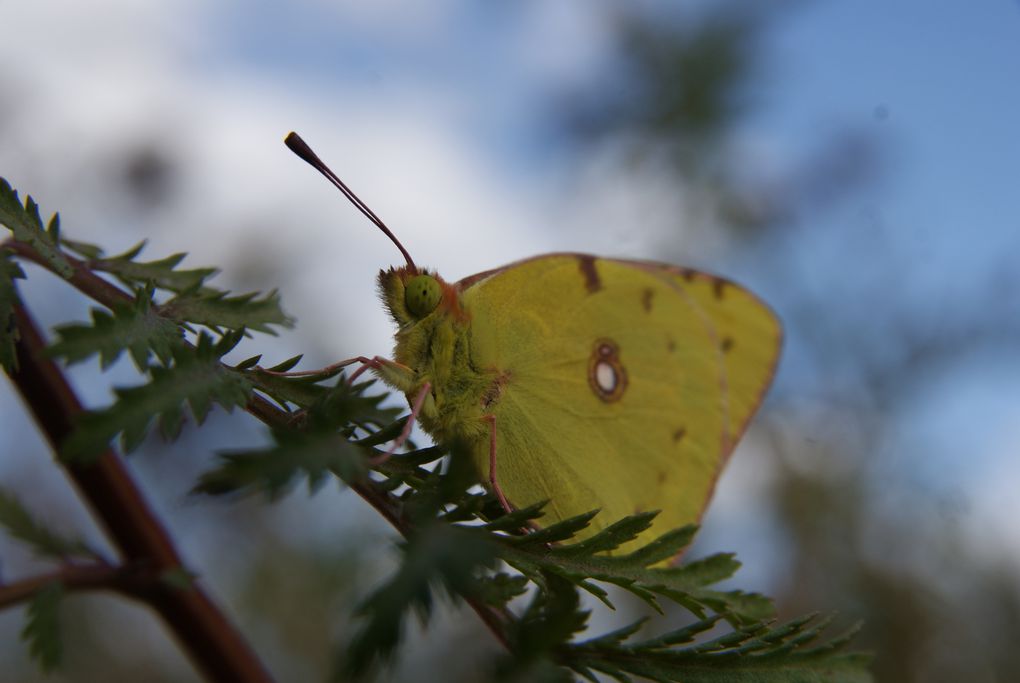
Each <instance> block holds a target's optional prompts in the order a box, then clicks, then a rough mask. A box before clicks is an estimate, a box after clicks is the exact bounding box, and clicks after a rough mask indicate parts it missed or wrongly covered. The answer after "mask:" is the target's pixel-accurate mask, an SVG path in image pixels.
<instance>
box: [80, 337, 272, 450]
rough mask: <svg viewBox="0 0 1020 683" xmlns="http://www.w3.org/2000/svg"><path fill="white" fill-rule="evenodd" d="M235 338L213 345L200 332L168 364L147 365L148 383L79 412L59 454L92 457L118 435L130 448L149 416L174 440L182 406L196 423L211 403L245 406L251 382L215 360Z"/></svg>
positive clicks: (142, 434)
mask: <svg viewBox="0 0 1020 683" xmlns="http://www.w3.org/2000/svg"><path fill="white" fill-rule="evenodd" d="M239 340H240V334H239V333H237V334H233V335H229V336H225V337H223V339H221V340H220V341H219V342H218V343H215V344H214V343H213V341H212V338H211V337H209V336H208V335H206V334H205V333H203V334H202V335H200V336H199V340H198V344H197V345H196V346H195V347H187V346H183V345H182V346H178V347H175V348H174V349H173V350H172V355H173V365H171V366H170V367H159V366H150V367H149V372H150V374H151V376H152V380H151V381H150V382H149V383H148V384H145V385H142V386H138V387H127V388H118V389H115V390H114V392H115V394H116V395H117V401H116V402H115V403H114V404H113V405H112V406H110V407H109V408H105V409H103V410H97V411H90V412H87V413H84V414H83V415H82V416H81V418H80V420H79V423H78V426H77V429H76V430H75V431H74V432H73V433H72V434H71V436H70V437H69V438H68V440H67V441H66V442H65V443H64V446H63V447H62V449H61V454H62V456H63V457H64V458H67V459H72V460H74V459H86V460H87V459H89V458H91V457H95V456H97V455H99V454H100V453H102V451H103V450H104V449H105V448H106V447H107V446H108V445H109V443H110V441H111V440H112V439H113V438H114V437H115V436H117V435H118V434H120V435H121V443H122V446H123V448H124V450H125V451H126V452H131V451H133V450H134V449H135V448H137V447H138V445H139V444H140V443H141V442H142V439H143V438H144V437H145V435H146V433H147V432H148V430H149V426H150V425H151V423H152V421H153V420H154V419H155V420H158V422H159V428H160V432H161V433H162V435H163V437H164V438H167V439H173V438H175V437H176V436H177V434H178V433H179V432H180V429H181V425H182V423H183V421H184V415H185V407H188V408H190V412H191V414H192V415H193V416H194V418H195V420H196V421H197V422H198V423H199V424H201V423H202V421H203V420H204V419H205V417H206V415H207V414H208V413H209V410H210V408H211V407H212V405H213V404H214V403H216V404H219V405H220V406H222V407H223V408H225V409H226V410H228V411H230V410H233V409H234V408H236V407H240V406H244V405H246V404H247V402H248V400H249V398H250V396H251V390H252V386H251V382H249V381H248V379H247V378H245V377H244V376H243V375H241V374H239V373H236V372H233V371H231V370H229V369H227V368H225V367H223V366H222V365H221V364H220V361H219V359H220V357H221V356H222V355H223V354H225V353H227V352H228V351H229V350H230V349H231V348H233V347H234V346H235V345H236V344H237V342H238V341H239Z"/></svg>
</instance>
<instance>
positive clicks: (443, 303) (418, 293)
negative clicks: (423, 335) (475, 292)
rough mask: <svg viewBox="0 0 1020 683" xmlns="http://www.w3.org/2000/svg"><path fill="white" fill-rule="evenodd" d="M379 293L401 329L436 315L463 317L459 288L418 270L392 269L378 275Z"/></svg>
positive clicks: (436, 276) (408, 268)
mask: <svg viewBox="0 0 1020 683" xmlns="http://www.w3.org/2000/svg"><path fill="white" fill-rule="evenodd" d="M379 292H380V294H381V295H382V299H383V303H385V304H386V308H387V309H388V310H389V312H390V315H391V316H392V317H393V320H394V321H396V323H397V324H398V325H400V326H401V327H403V326H405V325H413V324H415V323H417V322H419V321H421V320H425V319H426V318H428V317H430V316H431V315H433V314H434V313H437V312H438V313H439V314H441V315H442V314H449V313H453V314H454V315H455V316H457V317H461V316H462V315H463V311H462V309H461V305H460V297H459V296H458V295H457V290H456V288H455V287H454V286H453V285H451V284H449V283H448V282H446V281H445V280H443V278H441V277H439V275H437V274H436V273H430V272H427V271H423V270H418V269H417V268H411V267H406V266H405V267H403V268H390V269H389V270H383V271H380V272H379Z"/></svg>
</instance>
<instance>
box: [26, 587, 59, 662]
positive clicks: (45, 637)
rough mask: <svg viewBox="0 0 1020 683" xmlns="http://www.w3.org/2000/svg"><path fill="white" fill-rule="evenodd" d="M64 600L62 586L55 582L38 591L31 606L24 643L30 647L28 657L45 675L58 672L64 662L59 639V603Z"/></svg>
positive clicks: (29, 604) (29, 605) (29, 606)
mask: <svg viewBox="0 0 1020 683" xmlns="http://www.w3.org/2000/svg"><path fill="white" fill-rule="evenodd" d="M63 597H64V588H63V586H62V585H61V584H60V583H59V582H54V583H51V584H49V585H48V586H46V587H44V588H42V589H41V590H40V591H38V592H37V593H36V594H35V597H33V598H32V601H31V602H30V603H28V611H27V619H26V621H25V627H24V628H23V629H22V630H21V639H22V640H24V641H25V642H26V643H27V644H28V652H29V654H30V655H31V656H32V658H33V659H34V660H35V661H36V662H37V663H38V664H39V667H40V668H41V669H42V670H43V671H52V670H53V669H55V668H57V667H58V666H59V665H60V662H61V659H62V658H63V654H64V648H63V642H62V640H61V637H60V602H61V600H62V599H63Z"/></svg>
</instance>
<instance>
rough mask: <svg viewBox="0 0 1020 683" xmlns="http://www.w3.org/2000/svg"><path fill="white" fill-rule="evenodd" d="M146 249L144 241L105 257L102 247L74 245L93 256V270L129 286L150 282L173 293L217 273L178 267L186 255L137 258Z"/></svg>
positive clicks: (194, 285)
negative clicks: (124, 250) (145, 260)
mask: <svg viewBox="0 0 1020 683" xmlns="http://www.w3.org/2000/svg"><path fill="white" fill-rule="evenodd" d="M65 243H66V241H65ZM144 248H145V241H144V240H143V241H142V242H139V243H138V244H136V245H135V246H133V247H131V248H130V249H128V250H127V251H126V252H124V253H123V254H118V255H117V256H110V257H107V258H103V257H102V254H103V251H102V249H100V248H99V247H96V246H93V245H91V244H83V243H80V242H76V243H75V245H74V250H75V251H77V252H79V253H81V254H82V255H83V256H85V257H86V258H89V259H91V261H90V263H89V265H90V266H91V267H92V268H93V270H99V271H102V272H105V273H110V274H111V275H113V276H115V277H116V278H117V279H118V280H120V281H121V282H123V283H124V284H126V285H127V286H129V287H134V286H137V285H140V284H151V285H153V286H155V287H156V288H158V289H165V290H168V291H171V292H187V291H191V290H196V289H198V288H199V287H201V286H202V284H203V283H204V282H205V280H206V279H207V278H209V277H212V276H213V275H215V274H216V269H215V268H195V269H192V270H176V268H177V265H178V264H179V263H180V262H181V261H183V260H184V257H185V256H187V254H172V255H170V256H167V257H166V258H164V259H159V260H157V261H148V262H142V261H135V260H134V259H135V257H137V256H138V255H139V254H140V253H141V252H142V249H144Z"/></svg>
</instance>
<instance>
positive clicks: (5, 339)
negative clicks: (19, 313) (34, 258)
mask: <svg viewBox="0 0 1020 683" xmlns="http://www.w3.org/2000/svg"><path fill="white" fill-rule="evenodd" d="M24 277H25V272H24V271H23V270H22V269H21V266H19V265H18V264H17V263H15V262H14V261H13V260H12V259H11V257H10V252H8V251H7V250H6V249H0V367H2V368H4V369H5V370H7V371H8V372H13V371H14V370H17V364H18V356H17V353H16V350H15V344H17V343H18V328H17V326H16V325H15V324H14V305H15V304H16V303H17V301H18V290H17V288H16V287H15V285H14V281H15V280H18V279H22V278H24Z"/></svg>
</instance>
